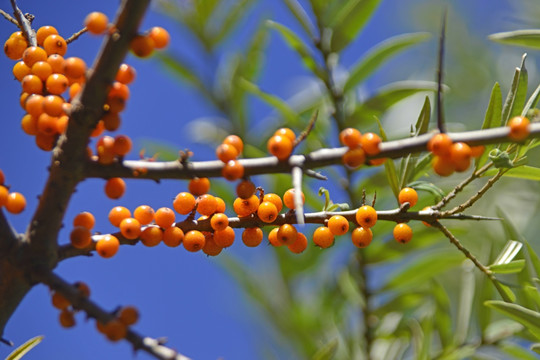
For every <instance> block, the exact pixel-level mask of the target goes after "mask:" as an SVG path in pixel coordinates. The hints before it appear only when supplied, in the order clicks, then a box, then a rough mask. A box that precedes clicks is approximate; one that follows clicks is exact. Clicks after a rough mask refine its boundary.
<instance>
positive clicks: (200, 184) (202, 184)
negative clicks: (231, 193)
mask: <svg viewBox="0 0 540 360" xmlns="http://www.w3.org/2000/svg"><path fill="white" fill-rule="evenodd" d="M188 189H189V192H190V193H192V194H193V195H194V196H200V195H203V194H206V193H208V191H210V180H208V178H193V179H191V180H190V181H189V185H188Z"/></svg>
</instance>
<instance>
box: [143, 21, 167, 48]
mask: <svg viewBox="0 0 540 360" xmlns="http://www.w3.org/2000/svg"><path fill="white" fill-rule="evenodd" d="M148 36H149V37H150V38H152V40H154V47H155V48H156V49H163V48H165V47H167V45H169V41H170V35H169V32H168V31H167V30H165V29H164V28H162V27H160V26H154V27H153V28H151V29H150V32H149V33H148Z"/></svg>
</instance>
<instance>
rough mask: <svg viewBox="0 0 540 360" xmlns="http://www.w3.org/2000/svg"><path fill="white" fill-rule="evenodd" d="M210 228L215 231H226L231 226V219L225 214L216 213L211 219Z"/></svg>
mask: <svg viewBox="0 0 540 360" xmlns="http://www.w3.org/2000/svg"><path fill="white" fill-rule="evenodd" d="M210 226H211V227H212V229H214V231H220V230H224V229H225V228H226V227H227V226H229V218H228V217H227V215H225V214H223V213H215V214H214V215H212V218H211V219H210Z"/></svg>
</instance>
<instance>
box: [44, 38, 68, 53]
mask: <svg viewBox="0 0 540 360" xmlns="http://www.w3.org/2000/svg"><path fill="white" fill-rule="evenodd" d="M43 49H45V51H46V52H47V55H52V54H59V55H62V56H64V54H65V53H66V51H67V43H66V40H64V38H63V37H61V36H60V35H54V34H53V35H49V36H47V37H46V38H45V40H44V41H43Z"/></svg>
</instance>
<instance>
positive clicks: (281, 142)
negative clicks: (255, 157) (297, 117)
mask: <svg viewBox="0 0 540 360" xmlns="http://www.w3.org/2000/svg"><path fill="white" fill-rule="evenodd" d="M295 142H296V135H295V133H294V131H292V130H291V129H289V128H280V129H278V130H276V131H275V132H274V135H272V137H271V138H270V139H268V142H267V144H266V146H267V148H268V152H269V153H270V154H272V155H274V156H275V157H277V158H278V159H279V160H285V159H287V158H288V157H289V156H291V154H292V151H293V149H294V146H295Z"/></svg>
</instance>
